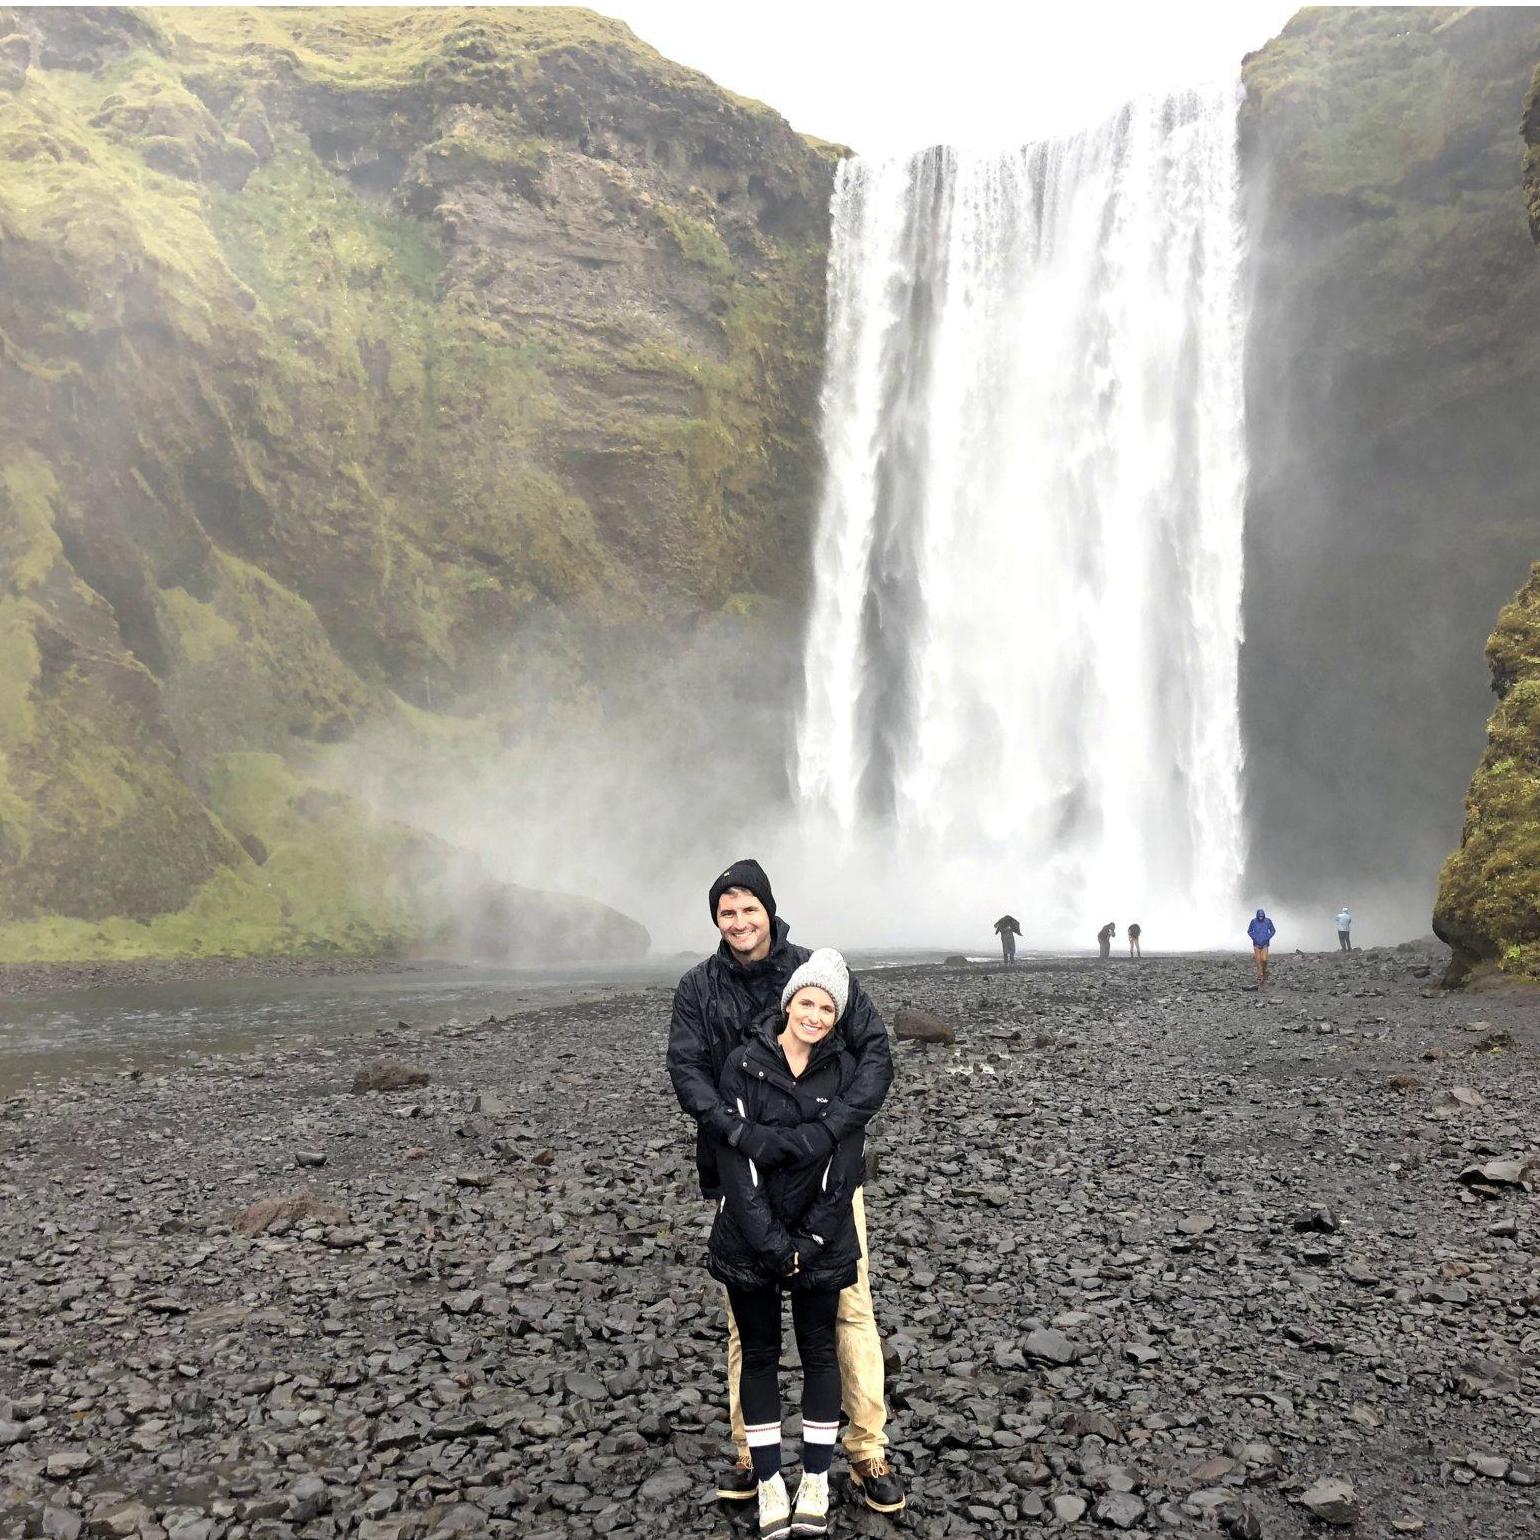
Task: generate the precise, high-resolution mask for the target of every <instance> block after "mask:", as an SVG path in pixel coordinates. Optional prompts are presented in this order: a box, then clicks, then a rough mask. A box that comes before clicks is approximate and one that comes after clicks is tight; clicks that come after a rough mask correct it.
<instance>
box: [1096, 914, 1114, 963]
mask: <svg viewBox="0 0 1540 1540" xmlns="http://www.w3.org/2000/svg"><path fill="white" fill-rule="evenodd" d="M1117 933H1118V928H1117V926H1116V925H1114V924H1113V923H1112V921H1111V920H1108V921H1107V923H1106V924H1105V925H1103V926H1102V928H1101V929H1100V930H1099V931H1097V933H1096V945H1097V946H1098V947H1099V948H1100V950H1101V954H1102V961H1103V962H1106V961H1107V959H1108V958H1109V957H1111V956H1112V938H1113V937H1114V936H1115V935H1117Z"/></svg>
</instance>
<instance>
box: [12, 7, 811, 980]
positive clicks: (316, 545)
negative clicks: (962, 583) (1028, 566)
mask: <svg viewBox="0 0 1540 1540" xmlns="http://www.w3.org/2000/svg"><path fill="white" fill-rule="evenodd" d="M831 167H832V161H831V159H830V157H829V152H827V151H826V150H825V149H823V148H822V147H816V146H814V145H812V144H810V143H809V142H808V141H805V140H803V139H802V138H800V137H799V136H798V135H796V134H794V133H793V132H792V131H791V130H790V129H789V128H788V127H787V126H786V124H785V123H784V122H783V121H782V120H781V119H780V118H779V117H777V116H776V115H775V114H774V113H773V112H771V111H769V110H768V109H766V108H764V107H761V106H759V105H758V104H756V103H751V102H746V101H743V100H740V99H738V98H735V97H732V96H730V95H729V94H727V93H725V92H723V91H721V90H719V89H717V88H716V87H715V86H713V85H712V84H711V83H710V82H708V81H706V80H705V79H704V78H703V77H701V76H699V75H697V74H694V73H693V72H691V71H688V70H685V69H682V68H680V67H677V66H675V65H673V64H671V63H669V62H668V61H667V60H665V59H663V58H661V57H660V56H659V55H658V54H656V53H655V52H654V51H653V50H651V49H649V48H647V47H646V46H645V45H644V44H642V43H640V42H639V41H638V40H637V39H636V38H635V37H634V36H632V35H631V33H630V32H629V31H628V30H627V29H626V28H625V27H623V26H622V25H620V24H619V23H616V22H612V21H609V20H607V19H604V18H602V17H599V16H596V15H593V14H591V13H588V12H584V11H578V10H567V9H560V8H551V9H529V10H520V9H494V8H486V9H444V10H428V9H416V10H399V11H367V10H335V11H332V10H320V9H263V10H234V9H231V10H167V11H163V12H155V11H148V12H128V11H123V10H111V9H107V10H95V11H87V10H77V9H71V8H62V9H49V10H41V9H21V8H18V9H15V10H13V11H7V10H4V9H0V562H3V565H0V866H3V880H0V953H10V954H12V955H15V954H24V953H27V952H37V951H39V950H42V951H53V952H62V953H66V954H71V955H89V954H91V953H93V952H96V951H102V950H106V951H114V950H116V951H121V950H131V949H134V948H138V947H145V948H150V949H155V950H168V949H170V950H177V949H184V948H186V947H188V946H197V947H201V948H203V949H206V950H226V949H238V950H267V949H274V948H279V947H290V946H301V947H303V946H309V945H312V944H316V943H325V944H330V945H342V946H352V947H365V946H376V945H380V944H387V943H389V942H391V941H393V940H400V939H404V938H406V937H408V936H409V935H411V934H413V933H418V932H421V931H422V930H423V929H424V928H425V927H427V928H431V927H432V925H433V924H434V923H436V921H435V920H434V918H433V916H432V915H428V914H425V913H423V912H420V911H421V905H417V907H416V908H413V906H412V904H411V903H408V904H407V905H406V907H405V908H403V907H402V902H401V901H400V900H401V897H402V894H403V893H405V892H408V891H410V892H411V893H413V894H417V893H419V892H420V891H422V885H421V884H420V883H419V882H417V881H416V880H415V879H414V880H412V881H408V880H407V879H406V878H405V876H404V875H403V870H404V869H409V870H410V871H411V872H412V873H415V874H417V876H420V874H421V870H422V862H423V860H424V859H425V857H424V855H423V849H422V846H421V842H420V841H419V840H417V839H416V837H415V836H411V835H409V834H408V833H407V832H406V831H404V830H402V829H399V828H395V827H390V826H382V825H379V824H373V823H370V822H368V821H367V820H365V819H363V818H362V817H361V816H360V814H359V811H358V809H357V808H356V807H355V806H353V805H351V804H350V803H349V802H348V801H347V799H346V798H344V797H340V796H339V795H338V794H337V793H336V792H335V791H332V790H328V789H326V788H325V787H324V786H322V785H320V784H319V779H320V778H321V777H322V772H323V771H324V767H325V764H326V756H327V752H328V746H333V745H338V744H343V743H346V742H347V741H349V740H350V739H353V738H354V737H355V736H356V735H357V734H359V733H360V732H361V731H365V730H368V729H370V728H380V727H384V728H385V729H387V730H388V731H389V732H390V733H391V735H392V736H393V737H394V738H396V739H398V740H399V739H400V738H401V737H402V736H414V735H415V736H416V737H417V738H420V739H423V740H425V741H429V742H431V741H434V740H435V739H437V738H439V737H441V736H442V735H444V734H446V733H447V734H450V735H454V734H456V733H459V732H461V731H463V730H464V729H465V725H466V723H467V722H468V721H474V722H476V723H479V724H480V725H481V728H483V729H485V730H486V731H487V732H489V733H490V734H491V735H492V736H494V737H499V738H501V739H504V740H506V739H508V738H510V737H517V735H518V734H519V733H520V732H523V731H528V730H529V728H530V724H528V723H527V722H521V721H520V720H518V719H517V718H516V717H512V718H510V717H509V716H507V715H506V713H505V714H501V715H500V705H499V703H500V702H502V701H504V700H506V698H507V696H508V690H507V685H508V682H509V681H510V680H523V679H525V678H526V677H527V676H528V674H529V673H530V671H531V670H533V669H535V668H536V667H537V666H540V667H544V668H546V669H548V670H551V671H553V677H554V679H555V683H554V684H553V686H552V688H553V689H555V690H558V691H559V690H562V689H568V690H570V689H572V688H574V687H575V688H578V689H581V687H582V686H581V681H583V680H584V679H587V678H590V677H592V676H593V675H595V674H602V673H603V672H604V671H605V668H606V666H607V664H609V663H612V662H613V661H614V660H615V659H616V658H618V657H621V656H624V657H627V658H630V657H633V656H634V655H635V653H636V652H637V650H638V647H639V646H641V647H643V648H644V649H645V648H646V647H652V648H654V649H656V650H657V651H658V652H659V653H660V654H661V653H666V652H667V650H668V649H669V647H670V646H673V645H677V643H678V640H679V638H681V637H687V636H689V635H690V634H692V633H693V632H694V631H695V630H696V629H697V628H698V627H700V626H701V625H711V624H725V625H728V626H732V625H736V624H740V623H741V617H742V616H744V615H746V614H752V613H754V612H755V607H756V605H757V606H760V607H763V606H764V605H770V606H772V607H773V606H775V605H778V604H779V605H783V606H784V605H789V604H791V603H793V602H794V596H795V595H796V593H797V592H798V591H799V588H800V581H801V575H802V574H801V568H800V564H799V563H798V562H797V561H796V560H794V559H788V557H787V555H786V553H787V552H788V551H790V550H796V549H799V548H800V547H801V544H802V542H801V540H800V539H798V538H793V537H796V536H798V535H800V532H801V531H802V529H803V528H804V521H805V520H806V518H807V516H808V512H809V509H810V505H811V487H812V484H813V480H814V478H815V475H816V464H817V455H816V448H815V430H814V424H813V415H814V409H815V399H816V390H817V376H818V369H819V364H820V359H821V332H822V304H823V261H824V245H825V235H826V231H825V220H826V217H827V205H828V191H829V185H830V178H831V174H832V171H831ZM746 595H747V596H756V595H757V596H758V598H755V599H753V600H752V602H749V601H748V600H746V598H745V596H746ZM574 681H576V682H577V683H576V685H575V686H574V684H573V682H574ZM403 862H404V864H405V865H404V867H403ZM429 886H430V887H431V886H432V885H431V884H429ZM347 895H351V898H348V897H347Z"/></svg>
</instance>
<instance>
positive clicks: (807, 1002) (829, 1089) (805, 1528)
mask: <svg viewBox="0 0 1540 1540" xmlns="http://www.w3.org/2000/svg"><path fill="white" fill-rule="evenodd" d="M849 998H850V974H849V971H848V970H847V969H846V967H845V959H844V958H843V957H841V956H840V954H839V953H838V952H836V951H834V950H832V949H831V948H828V947H824V948H821V949H820V950H819V951H816V952H814V953H813V955H812V956H811V957H809V958H808V960H807V961H806V962H805V963H803V964H802V966H801V967H800V968H798V969H797V971H796V972H795V973H793V974H792V976H791V978H790V979H789V980H787V983H786V988H785V990H784V991H783V992H782V994H781V1009H780V1010H779V1011H772V1012H770V1013H769V1014H768V1015H766V1016H765V1017H763V1018H762V1019H761V1020H760V1021H759V1022H758V1023H756V1025H755V1027H754V1029H753V1031H752V1032H751V1033H750V1034H749V1036H748V1037H747V1038H746V1039H745V1040H744V1043H743V1045H742V1047H740V1048H739V1049H737V1050H736V1051H735V1052H734V1053H733V1054H732V1056H731V1057H730V1058H729V1059H728V1061H727V1066H726V1068H725V1069H724V1070H723V1072H722V1081H721V1091H722V1099H723V1100H724V1101H725V1102H726V1103H727V1104H728V1105H729V1106H732V1107H736V1108H737V1110H738V1113H739V1115H740V1116H741V1117H742V1118H743V1119H744V1120H745V1122H747V1123H757V1124H762V1125H764V1126H766V1127H769V1128H787V1129H789V1128H795V1127H796V1126H797V1125H798V1124H801V1123H805V1122H808V1121H810V1120H812V1119H815V1118H819V1117H821V1116H822V1115H823V1112H824V1109H825V1108H826V1107H827V1106H828V1104H829V1103H830V1102H831V1101H833V1100H834V1099H836V1098H837V1097H839V1096H840V1095H842V1094H843V1092H844V1090H845V1088H846V1086H847V1085H848V1084H849V1082H850V1078H851V1076H852V1075H853V1074H854V1073H855V1061H854V1060H853V1059H852V1058H851V1056H850V1055H849V1054H848V1053H846V1052H845V1049H844V1043H843V1041H842V1039H841V1036H840V1033H839V1021H840V1018H841V1017H842V1016H843V1015H844V1014H845V1006H846V1004H847V1003H848V1001H849ZM862 1161H863V1136H862V1134H861V1132H860V1131H859V1130H857V1131H856V1132H855V1133H853V1134H851V1135H849V1136H848V1137H847V1138H846V1139H844V1140H843V1141H841V1143H839V1144H838V1145H836V1146H835V1149H834V1152H833V1154H832V1155H830V1157H829V1158H828V1160H827V1161H818V1162H813V1163H810V1164H805V1165H801V1166H783V1167H780V1168H778V1169H776V1170H774V1171H761V1170H760V1169H759V1168H758V1167H757V1166H756V1165H755V1164H754V1162H753V1161H751V1160H750V1159H749V1158H748V1157H747V1156H746V1155H744V1154H743V1153H742V1152H741V1151H740V1150H737V1149H734V1148H731V1147H729V1148H725V1149H723V1150H721V1151H720V1165H719V1174H720V1178H721V1182H722V1201H721V1204H720V1206H719V1208H718V1210H717V1217H716V1223H715V1224H714V1225H713V1226H712V1230H711V1259H710V1264H709V1265H710V1269H711V1275H712V1277H714V1278H717V1279H719V1280H720V1281H721V1282H722V1283H724V1284H726V1285H727V1297H728V1302H729V1304H730V1305H731V1307H732V1312H733V1318H734V1320H736V1321H737V1323H738V1334H739V1337H740V1338H741V1340H742V1343H743V1368H742V1372H741V1375H740V1380H739V1393H740V1396H741V1399H742V1403H743V1419H744V1422H745V1424H746V1425H747V1429H748V1439H749V1454H750V1456H751V1457H752V1459H753V1461H754V1474H755V1476H756V1477H757V1478H758V1484H759V1533H760V1536H761V1540H781V1537H782V1536H784V1535H792V1534H797V1535H823V1534H827V1533H828V1531H829V1465H830V1462H831V1461H832V1459H833V1457H834V1437H835V1434H836V1433H837V1432H838V1430H839V1414H840V1371H839V1361H838V1359H837V1358H836V1357H835V1352H834V1323H835V1317H836V1316H837V1314H838V1312H839V1296H840V1290H841V1289H843V1288H846V1287H848V1286H849V1285H850V1284H852V1283H854V1282H855V1278H856V1263H857V1261H858V1260H859V1258H860V1254H861V1247H860V1241H859V1240H858V1239H857V1236H856V1227H855V1219H854V1216H853V1215H852V1213H851V1199H852V1197H853V1196H854V1194H855V1190H856V1187H857V1186H858V1184H859V1183H860V1180H861V1171H862ZM783 1291H785V1292H787V1293H789V1294H790V1295H791V1318H792V1325H793V1327H794V1328H795V1331H796V1334H797V1351H798V1353H799V1354H800V1356H801V1359H802V1482H801V1485H800V1486H799V1487H798V1488H797V1498H796V1504H795V1509H793V1505H792V1502H791V1499H790V1497H789V1496H788V1494H787V1491H786V1483H785V1481H784V1479H783V1478H782V1476H781V1404H780V1387H779V1385H778V1383H777V1371H778V1368H779V1365H780V1356H781V1294H782V1292H783Z"/></svg>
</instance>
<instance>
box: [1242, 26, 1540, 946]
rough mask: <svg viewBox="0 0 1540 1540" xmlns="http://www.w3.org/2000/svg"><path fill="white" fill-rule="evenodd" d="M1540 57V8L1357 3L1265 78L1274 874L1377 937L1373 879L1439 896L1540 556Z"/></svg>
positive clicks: (1261, 186)
mask: <svg viewBox="0 0 1540 1540" xmlns="http://www.w3.org/2000/svg"><path fill="white" fill-rule="evenodd" d="M1537 61H1540V11H1536V10H1535V9H1533V8H1523V9H1520V8H1515V9H1502V8H1496V7H1491V8H1485V7H1477V8H1428V9H1412V8H1397V7H1342V8H1329V9H1318V10H1315V9H1312V10H1306V11H1302V12H1301V13H1300V14H1299V15H1297V16H1296V17H1295V18H1294V19H1293V20H1292V21H1291V22H1290V23H1289V24H1288V26H1287V27H1286V28H1285V29H1284V31H1283V33H1282V34H1281V35H1280V36H1279V37H1278V38H1276V39H1275V40H1274V41H1273V42H1271V43H1269V44H1268V45H1267V47H1265V48H1264V49H1262V50H1261V51H1260V52H1259V53H1257V54H1254V55H1253V56H1251V57H1250V58H1249V59H1248V60H1247V61H1246V65H1245V71H1244V78H1245V83H1246V88H1247V94H1246V101H1245V106H1244V109H1243V114H1242V132H1243V140H1242V147H1243V155H1244V164H1245V170H1246V185H1247V187H1248V189H1249V193H1250V197H1251V202H1252V206H1251V209H1250V210H1249V215H1250V218H1249V223H1250V229H1251V233H1252V246H1253V253H1252V255H1253V262H1252V276H1253V311H1252V320H1251V328H1250V332H1249V335H1248V348H1247V354H1248V380H1247V411H1248V418H1249V428H1248V431H1249V438H1250V445H1251V459H1252V482H1251V489H1250V499H1249V506H1248V517H1247V542H1248V544H1247V552H1246V559H1247V594H1246V640H1245V646H1244V652H1243V658H1242V678H1243V684H1242V688H1243V709H1244V714H1245V731H1246V739H1247V745H1248V770H1247V775H1248V788H1247V790H1248V797H1249V802H1250V808H1251V813H1252V824H1253V828H1254V831H1255V833H1254V840H1253V877H1254V879H1255V881H1256V883H1257V885H1258V886H1259V888H1261V889H1262V890H1264V891H1267V892H1270V893H1273V894H1274V895H1276V896H1277V897H1278V898H1279V899H1280V900H1283V899H1286V898H1287V899H1292V900H1293V901H1295V902H1298V903H1301V904H1309V905H1312V906H1313V907H1314V908H1316V909H1317V910H1319V911H1321V912H1322V913H1323V914H1327V913H1329V912H1330V910H1331V909H1333V908H1334V907H1335V906H1336V905H1337V904H1339V903H1341V902H1342V901H1343V899H1344V898H1346V899H1349V900H1350V901H1353V906H1354V908H1355V910H1359V911H1360V912H1362V914H1363V917H1364V921H1365V923H1366V924H1368V923H1369V919H1370V916H1371V915H1372V914H1373V913H1374V912H1375V905H1374V903H1373V902H1372V901H1371V897H1370V890H1372V889H1374V888H1375V887H1377V886H1379V885H1380V884H1384V885H1387V886H1393V885H1399V886H1403V887H1414V888H1415V889H1416V890H1417V892H1418V894H1419V896H1421V895H1425V898H1423V902H1431V900H1432V897H1433V894H1432V886H1433V884H1432V874H1433V873H1435V872H1436V871H1437V870H1438V866H1439V863H1440V862H1441V861H1442V859H1443V856H1444V854H1445V853H1446V852H1447V851H1448V849H1449V847H1450V845H1451V844H1452V843H1453V839H1454V835H1455V829H1454V826H1453V823H1454V820H1453V817H1452V814H1453V810H1454V809H1455V808H1457V807H1458V806H1459V800H1460V792H1461V788H1462V787H1463V786H1464V784H1465V781H1466V778H1467V777H1468V775H1469V771H1470V764H1471V762H1472V759H1473V758H1474V757H1475V755H1476V753H1477V752H1478V750H1477V745H1478V744H1479V742H1480V736H1479V735H1480V731H1481V716H1482V710H1483V706H1482V694H1481V691H1480V687H1479V683H1478V680H1479V673H1478V671H1477V670H1476V669H1475V667H1474V660H1475V659H1476V657H1477V656H1478V653H1479V649H1480V645H1481V640H1482V638H1483V636H1484V635H1485V633H1486V630H1487V628H1488V626H1489V624H1490V617H1491V616H1492V614H1493V613H1495V611H1496V609H1497V608H1498V606H1499V605H1500V604H1501V603H1502V602H1503V600H1504V599H1505V598H1506V597H1507V596H1508V595H1511V594H1512V592H1513V590H1514V587H1515V586H1516V584H1517V583H1518V582H1520V581H1521V580H1522V576H1523V574H1524V572H1525V571H1527V570H1528V566H1529V563H1530V561H1531V560H1532V559H1533V558H1534V556H1535V554H1536V551H1535V522H1534V509H1535V508H1536V507H1537V506H1540V458H1537V457H1536V454H1535V431H1534V422H1535V416H1534V412H1535V407H1534V403H1535V401H1536V400H1537V399H1540V328H1537V327H1536V326H1535V324H1534V317H1535V315H1536V314H1537V313H1540V263H1537V262H1536V260H1535V253H1534V250H1533V247H1532V245H1531V241H1530V237H1529V232H1528V230H1527V229H1526V220H1525V200H1524V190H1523V178H1524V167H1523V161H1524V144H1523V142H1522V141H1521V138H1520V135H1519V132H1518V128H1519V122H1520V117H1521V114H1522V112H1523V109H1524V103H1525V97H1526V93H1527V91H1528V89H1529V86H1530V82H1531V80H1532V77H1533V75H1534V72H1535V68H1536V64H1537ZM1365 679H1367V680H1373V681H1374V684H1373V688H1372V689H1366V688H1355V687H1353V686H1352V684H1351V683H1350V681H1352V680H1365ZM1355 895H1357V898H1356V900H1355ZM1422 912H1424V913H1425V912H1426V910H1425V909H1424V910H1422ZM1407 922H1408V923H1411V922H1412V921H1411V915H1410V914H1408V916H1407Z"/></svg>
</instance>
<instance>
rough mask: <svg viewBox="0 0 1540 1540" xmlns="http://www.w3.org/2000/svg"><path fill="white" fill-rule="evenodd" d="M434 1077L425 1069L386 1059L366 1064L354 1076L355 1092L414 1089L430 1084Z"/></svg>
mask: <svg viewBox="0 0 1540 1540" xmlns="http://www.w3.org/2000/svg"><path fill="white" fill-rule="evenodd" d="M431 1079H432V1077H431V1076H430V1075H429V1074H428V1072H427V1071H426V1070H424V1069H416V1068H414V1067H413V1066H411V1065H409V1064H401V1063H398V1062H397V1061H396V1060H394V1059H386V1060H383V1061H381V1062H380V1063H378V1064H366V1065H364V1066H363V1067H362V1068H361V1069H360V1070H359V1071H358V1073H357V1074H355V1075H354V1076H353V1094H354V1095H355V1096H362V1095H364V1094H366V1093H368V1092H373V1091H414V1090H416V1089H418V1088H419V1087H420V1086H425V1085H427V1084H429V1082H430V1081H431Z"/></svg>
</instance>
